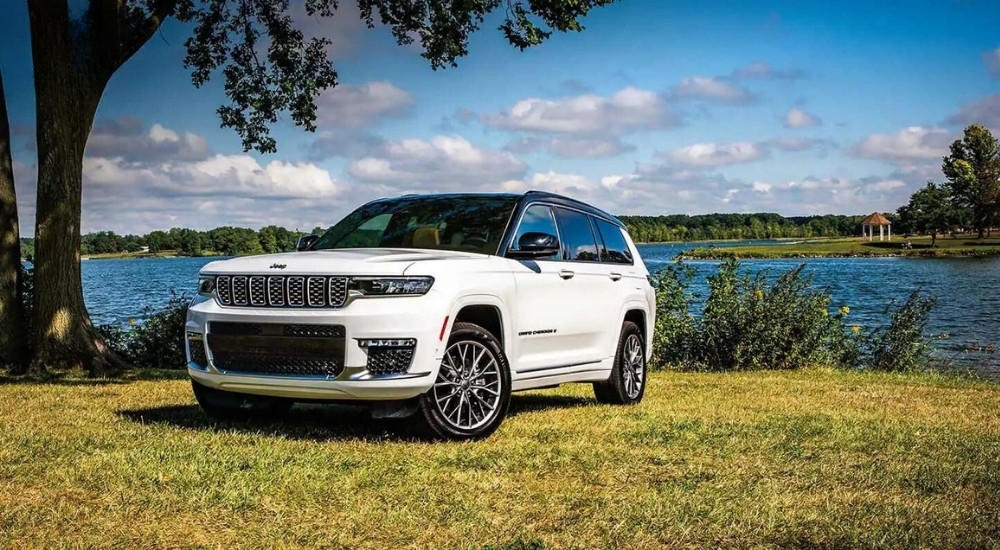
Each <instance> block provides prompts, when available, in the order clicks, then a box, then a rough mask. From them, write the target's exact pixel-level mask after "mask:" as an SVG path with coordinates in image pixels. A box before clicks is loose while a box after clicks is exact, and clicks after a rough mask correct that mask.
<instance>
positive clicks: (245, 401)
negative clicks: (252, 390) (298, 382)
mask: <svg viewBox="0 0 1000 550" xmlns="http://www.w3.org/2000/svg"><path fill="white" fill-rule="evenodd" d="M191 388H192V389H193V390H194V397H195V399H197V400H198V405H200V406H201V410H203V411H205V414H207V415H208V416H210V417H212V418H214V419H216V420H279V419H281V418H282V417H284V416H285V414H287V413H288V411H289V410H290V409H291V408H292V405H294V404H295V402H294V401H292V400H290V399H284V398H281V397H268V396H265V395H250V394H246V393H235V392H228V391H224V390H217V389H215V388H210V387H208V386H205V385H202V384H199V383H198V382H195V381H194V380H191Z"/></svg>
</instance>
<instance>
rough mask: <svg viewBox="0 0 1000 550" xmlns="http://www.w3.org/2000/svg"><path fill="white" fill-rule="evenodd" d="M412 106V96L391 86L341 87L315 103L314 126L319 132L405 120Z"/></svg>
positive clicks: (380, 83)
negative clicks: (397, 119) (390, 120)
mask: <svg viewBox="0 0 1000 550" xmlns="http://www.w3.org/2000/svg"><path fill="white" fill-rule="evenodd" d="M414 103H415V101H414V99H413V96H411V95H410V94H409V93H407V92H406V91H405V90H402V89H400V88H397V87H396V86H394V85H393V84H392V83H390V82H384V81H377V82H368V83H367V84H361V85H359V86H352V85H350V84H341V85H339V86H337V87H336V88H333V89H329V90H326V91H325V92H323V93H322V94H320V96H319V98H318V99H317V100H316V109H317V110H316V124H317V126H318V127H319V128H320V129H324V128H331V127H334V128H361V127H365V126H372V125H374V124H377V123H378V122H380V121H381V120H382V119H385V118H403V117H406V116H408V115H409V114H410V112H411V111H412V109H413V105H414Z"/></svg>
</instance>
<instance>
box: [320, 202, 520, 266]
mask: <svg viewBox="0 0 1000 550" xmlns="http://www.w3.org/2000/svg"><path fill="white" fill-rule="evenodd" d="M517 199H518V197H517V196H515V195H451V196H428V197H403V198H398V199H388V200H382V201H377V202H373V203H369V204H366V205H365V206H362V207H361V208H358V209H357V210H355V211H354V212H351V213H350V214H348V215H347V217H346V218H344V219H343V220H341V221H340V222H338V223H337V224H336V225H334V226H333V227H331V228H330V229H328V230H327V231H326V233H324V234H323V236H322V237H320V238H319V240H318V241H316V243H315V244H313V245H312V246H311V247H309V249H310V250H326V249H332V248H431V249H441V250H463V251H467V252H478V253H480V254H496V253H497V249H498V248H499V247H500V239H502V238H503V233H504V230H505V229H506V227H507V222H508V220H509V219H510V216H511V213H512V212H513V210H514V205H515V204H516V203H517Z"/></svg>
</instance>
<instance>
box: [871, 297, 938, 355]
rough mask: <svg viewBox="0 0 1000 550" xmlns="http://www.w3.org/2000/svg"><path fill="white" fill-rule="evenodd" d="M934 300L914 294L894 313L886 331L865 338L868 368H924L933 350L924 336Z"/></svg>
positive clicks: (879, 331)
mask: <svg viewBox="0 0 1000 550" xmlns="http://www.w3.org/2000/svg"><path fill="white" fill-rule="evenodd" d="M936 303H937V298H935V297H933V296H930V295H925V294H922V293H921V292H920V291H919V290H915V291H913V292H912V293H911V294H910V296H909V298H907V300H906V303H904V304H903V305H902V306H900V308H899V309H898V310H896V311H895V312H893V314H892V321H891V322H890V323H889V326H887V327H876V328H875V329H874V330H873V331H872V332H871V334H870V336H869V337H868V345H867V347H868V356H869V357H870V360H869V362H868V366H869V367H870V368H871V369H873V370H878V371H888V372H909V371H914V370H921V369H925V368H927V366H928V364H929V362H930V355H931V352H932V351H933V348H932V346H931V344H930V342H929V341H928V340H927V338H926V337H925V336H924V328H925V327H926V326H927V321H928V319H929V318H930V313H931V310H932V309H934V305H935V304H936Z"/></svg>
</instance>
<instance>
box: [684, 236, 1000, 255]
mask: <svg viewBox="0 0 1000 550" xmlns="http://www.w3.org/2000/svg"><path fill="white" fill-rule="evenodd" d="M892 239H893V240H892V241H881V242H879V241H877V240H876V241H871V242H869V241H868V240H866V239H865V240H863V239H861V238H847V239H807V240H802V241H788V242H785V243H782V244H772V245H763V246H738V247H732V248H714V247H706V248H696V249H694V250H689V251H686V252H684V257H685V258H695V259H722V258H740V259H744V258H745V259H754V258H822V257H831V258H836V257H857V256H915V257H928V258H937V257H947V256H1000V237H991V238H988V239H983V240H977V239H974V238H965V237H960V238H955V239H953V238H950V237H939V238H938V240H937V244H936V246H934V247H931V238H930V237H912V238H906V237H899V236H894V237H893V238H892ZM907 241H909V242H910V244H911V245H912V248H905V247H904V244H905V243H906V242H907Z"/></svg>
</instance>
